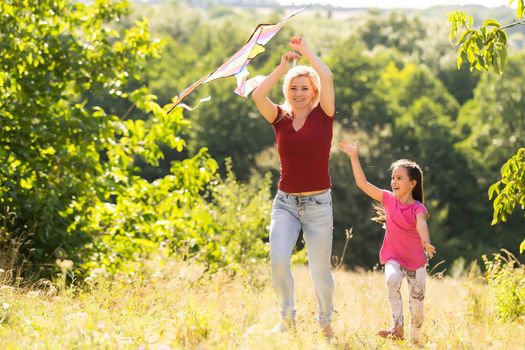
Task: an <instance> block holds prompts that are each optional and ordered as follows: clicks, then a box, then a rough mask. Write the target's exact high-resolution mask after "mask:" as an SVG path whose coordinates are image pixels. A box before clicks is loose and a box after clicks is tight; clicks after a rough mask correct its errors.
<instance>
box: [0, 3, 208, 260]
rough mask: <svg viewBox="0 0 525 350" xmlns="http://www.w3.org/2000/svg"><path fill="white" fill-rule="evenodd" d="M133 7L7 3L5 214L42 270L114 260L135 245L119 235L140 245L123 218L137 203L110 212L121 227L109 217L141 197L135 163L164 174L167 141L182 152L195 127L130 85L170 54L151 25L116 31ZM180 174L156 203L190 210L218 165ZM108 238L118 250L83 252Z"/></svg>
mask: <svg viewBox="0 0 525 350" xmlns="http://www.w3.org/2000/svg"><path fill="white" fill-rule="evenodd" d="M128 5H129V4H128V3H127V2H126V1H118V0H97V1H95V2H93V3H91V4H85V3H82V2H70V1H66V0H42V1H38V3H35V2H33V1H29V0H24V1H12V0H8V1H4V2H2V3H1V4H0V12H1V13H2V16H1V17H0V33H1V34H0V38H1V40H0V57H1V58H0V65H1V67H2V70H1V72H0V113H1V118H0V164H1V166H0V183H1V184H2V186H1V187H0V207H1V208H0V215H2V216H3V217H7V216H9V218H13V219H12V220H2V224H1V225H2V226H1V228H0V231H1V232H2V234H3V236H2V238H1V239H2V243H4V242H6V241H7V242H8V241H10V240H16V239H23V240H25V246H24V247H25V249H24V251H23V252H21V253H22V254H23V255H24V256H25V257H26V258H27V259H29V260H30V261H31V262H32V263H33V264H34V265H33V266H35V267H37V266H41V267H44V266H52V264H50V263H52V262H53V261H54V260H55V259H57V258H60V259H63V258H69V259H73V260H75V261H76V262H79V263H85V262H87V261H89V260H90V259H91V258H92V257H93V256H95V255H96V254H98V255H96V257H95V258H93V259H94V260H97V259H99V260H103V259H106V260H108V261H110V260H111V259H113V258H114V257H115V256H119V254H121V253H122V252H124V251H126V249H130V248H129V247H126V246H125V244H123V242H126V241H125V240H122V239H120V240H119V237H120V238H122V237H125V238H127V239H128V240H132V241H133V242H134V243H135V244H137V245H138V244H139V243H141V242H142V243H143V240H142V241H141V240H140V239H141V238H142V237H141V235H142V234H143V232H141V230H140V227H139V226H136V227H134V230H130V231H126V232H124V231H122V228H123V227H124V226H122V225H121V224H122V222H123V221H125V220H129V217H126V214H127V215H135V214H137V213H136V212H135V211H133V210H131V209H130V208H132V206H131V205H128V206H126V207H125V208H124V209H123V210H121V211H115V210H113V212H117V213H118V216H119V217H118V218H114V219H115V220H114V221H111V222H108V221H105V220H104V218H106V217H107V216H104V215H106V214H105V213H106V212H107V211H110V210H111V209H113V208H116V207H118V205H119V204H121V203H126V202H128V203H130V204H131V201H129V198H136V197H137V193H139V194H142V195H144V193H143V192H141V190H142V189H144V188H147V187H146V186H145V185H146V183H145V182H141V179H140V177H139V176H137V168H136V166H135V160H136V159H138V158H140V159H142V160H143V161H144V162H147V163H149V164H151V165H153V166H157V165H158V162H159V159H160V158H161V157H162V152H161V151H160V145H161V144H165V145H168V146H169V147H171V148H175V149H179V150H180V149H182V148H183V147H184V141H183V140H182V139H181V138H180V137H178V136H177V135H178V134H179V133H180V132H181V130H183V129H184V128H187V125H188V122H187V121H186V120H184V119H183V116H182V113H181V111H178V112H176V113H171V114H169V115H167V114H166V112H165V110H163V109H162V108H161V107H160V106H159V105H158V104H157V103H156V102H155V96H153V95H151V94H150V93H149V92H148V90H147V89H145V88H142V87H140V88H137V89H128V88H129V86H128V82H129V81H130V80H131V79H134V80H137V81H140V76H139V74H138V73H139V72H140V71H141V70H142V69H143V68H144V66H145V64H146V62H147V60H148V59H149V58H151V57H155V56H157V55H158V54H159V52H160V49H161V47H162V45H161V43H160V42H158V41H154V40H153V39H152V38H151V37H150V33H149V31H148V27H147V22H146V21H137V22H136V23H135V24H134V25H131V26H129V27H123V26H120V25H119V22H120V20H121V18H123V17H124V16H126V15H127V13H128V11H129V6H128ZM86 91H89V93H86ZM104 95H105V96H111V97H113V98H115V99H121V100H128V104H133V105H135V106H136V108H137V110H139V111H141V113H142V114H143V116H142V117H141V118H137V119H128V118H127V116H126V113H125V111H124V110H120V111H117V113H118V115H117V113H115V114H108V113H107V112H106V111H105V110H104V109H103V108H101V107H100V106H96V105H94V103H95V101H96V100H94V99H92V97H93V96H104ZM144 115H147V116H149V118H148V117H145V116H144ZM172 168H173V169H172V174H173V175H172V176H171V177H168V178H167V179H166V182H164V189H165V191H164V192H162V193H161V194H159V193H157V194H156V195H158V196H166V197H169V196H170V197H171V200H172V205H174V206H177V205H178V206H179V207H181V206H183V204H185V203H191V202H192V201H195V198H196V196H198V193H199V191H201V190H202V189H203V187H204V185H205V184H206V183H207V182H208V181H210V179H211V177H212V175H213V173H214V171H215V168H216V165H215V163H214V162H213V161H212V160H210V159H209V156H208V155H207V153H206V151H205V150H202V151H200V152H199V153H198V154H197V155H196V156H195V157H193V158H190V159H187V160H186V161H185V162H179V163H177V164H174V165H173V167H172ZM167 184H169V186H168V185H167ZM141 185H144V186H142V187H141ZM181 203H183V204H181ZM142 211H144V208H141V210H139V211H138V212H139V213H140V212H142ZM181 215H182V214H181ZM136 217H142V218H143V217H144V216H140V215H137V216H136ZM119 235H120V236H119ZM28 236H29V237H28ZM100 242H109V243H108V244H107V248H108V250H111V252H110V253H108V254H106V255H105V254H104V253H103V251H99V252H97V251H91V250H89V249H86V247H88V248H89V246H91V245H93V244H95V245H97V244H98V245H100ZM146 245H147V244H146V243H144V244H142V246H146ZM119 249H120V251H119ZM90 254H92V255H90Z"/></svg>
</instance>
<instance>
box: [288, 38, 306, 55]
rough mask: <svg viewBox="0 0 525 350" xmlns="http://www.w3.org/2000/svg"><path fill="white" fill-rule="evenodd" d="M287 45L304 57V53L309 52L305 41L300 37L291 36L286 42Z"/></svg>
mask: <svg viewBox="0 0 525 350" xmlns="http://www.w3.org/2000/svg"><path fill="white" fill-rule="evenodd" d="M288 45H290V47H291V48H292V49H294V50H295V51H297V52H299V53H300V54H301V55H304V53H305V52H307V51H309V50H310V47H308V44H307V43H306V40H304V38H302V37H300V36H293V37H292V38H291V39H290V41H289V42H288Z"/></svg>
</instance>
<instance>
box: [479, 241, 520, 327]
mask: <svg viewBox="0 0 525 350" xmlns="http://www.w3.org/2000/svg"><path fill="white" fill-rule="evenodd" d="M505 252H506V251H505ZM506 253H507V254H506V255H507V257H504V256H503V255H501V254H494V258H493V260H490V259H489V258H488V257H487V256H486V255H483V257H482V258H483V262H484V263H485V268H486V269H487V271H486V273H485V278H486V280H487V282H488V286H489V291H490V293H491V296H492V297H491V302H492V303H493V305H492V307H493V311H494V314H495V315H496V317H497V318H499V319H503V320H510V321H512V320H514V319H516V318H518V317H520V316H522V315H525V265H522V264H520V263H519V261H518V260H517V259H516V258H515V257H514V256H513V255H512V254H510V253H508V252H506Z"/></svg>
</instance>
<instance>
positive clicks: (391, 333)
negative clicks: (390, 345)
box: [377, 326, 404, 340]
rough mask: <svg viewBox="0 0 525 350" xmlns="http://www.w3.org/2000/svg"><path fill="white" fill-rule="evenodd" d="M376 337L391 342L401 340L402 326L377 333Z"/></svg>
mask: <svg viewBox="0 0 525 350" xmlns="http://www.w3.org/2000/svg"><path fill="white" fill-rule="evenodd" d="M377 335H378V336H380V337H382V338H389V339H393V340H403V335H404V332H403V326H395V327H392V328H390V329H388V330H386V331H379V332H378V333H377Z"/></svg>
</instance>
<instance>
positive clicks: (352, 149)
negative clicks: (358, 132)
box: [339, 140, 359, 158]
mask: <svg viewBox="0 0 525 350" xmlns="http://www.w3.org/2000/svg"><path fill="white" fill-rule="evenodd" d="M339 149H340V150H341V151H343V152H344V153H346V154H347V155H348V157H350V158H357V157H358V156H359V142H357V141H356V142H354V143H353V144H351V143H349V142H348V141H345V140H341V141H340V142H339Z"/></svg>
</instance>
